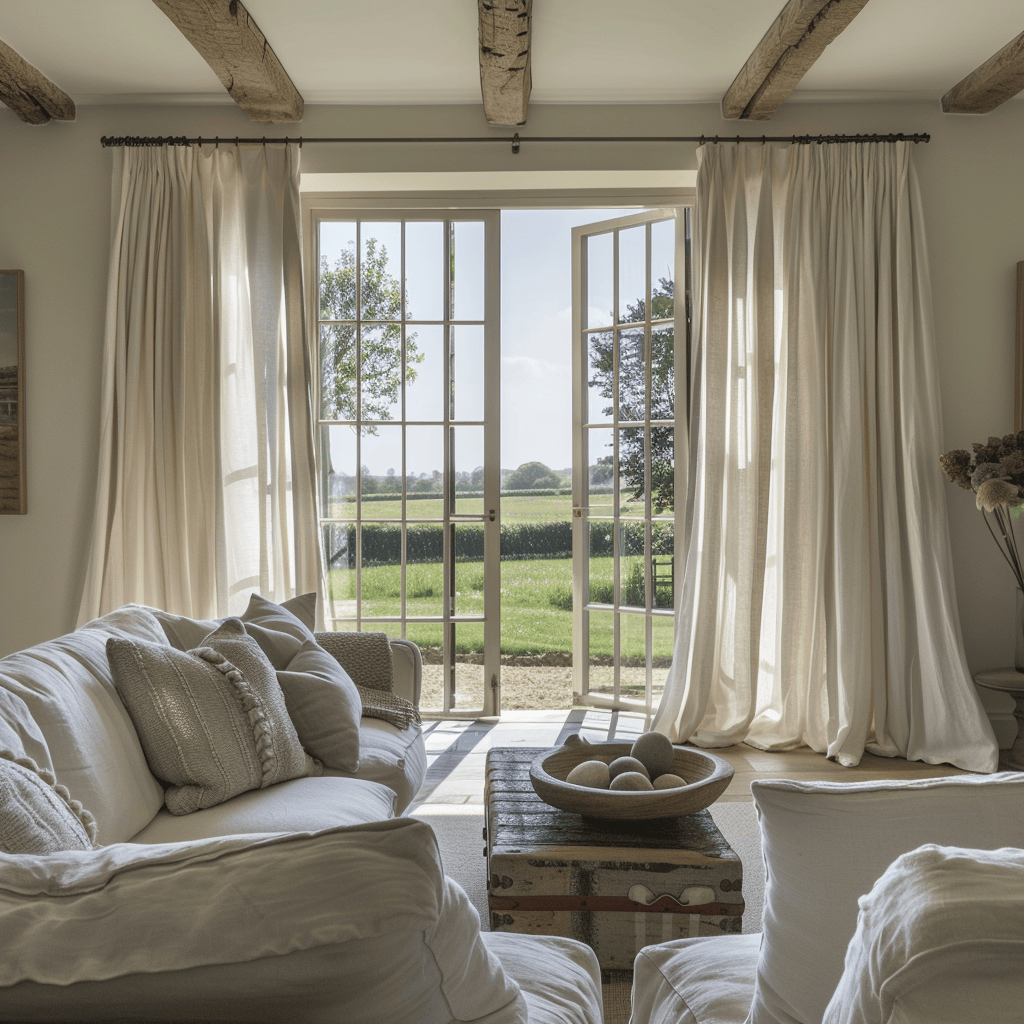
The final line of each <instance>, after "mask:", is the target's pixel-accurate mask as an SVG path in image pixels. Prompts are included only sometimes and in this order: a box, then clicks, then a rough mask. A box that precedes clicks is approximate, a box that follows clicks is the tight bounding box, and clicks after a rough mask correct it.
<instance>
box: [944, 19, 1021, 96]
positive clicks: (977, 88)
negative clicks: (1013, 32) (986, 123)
mask: <svg viewBox="0 0 1024 1024" xmlns="http://www.w3.org/2000/svg"><path fill="white" fill-rule="evenodd" d="M1021 89H1024V32H1021V34H1020V35H1019V36H1017V38H1016V39H1011V40H1010V42H1008V43H1007V44H1006V45H1005V46H1004V47H1003V48H1002V49H1001V50H1000V51H999V52H998V53H995V54H993V55H992V56H991V57H989V59H988V60H987V61H985V63H984V64H982V65H981V67H979V68H977V69H975V70H974V71H972V72H971V73H970V74H969V75H968V76H967V77H966V78H965V79H963V81H960V82H957V84H956V85H954V86H953V88H952V89H950V90H949V92H947V93H946V95H945V96H943V97H942V109H943V111H944V112H945V113H947V114H987V113H988V112H989V111H990V110H995V109H996V107H998V106H999V104H1000V103H1005V102H1006V101H1007V100H1008V99H1011V98H1012V97H1014V96H1016V95H1017V93H1019V92H1020V91H1021Z"/></svg>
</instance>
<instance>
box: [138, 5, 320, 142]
mask: <svg viewBox="0 0 1024 1024" xmlns="http://www.w3.org/2000/svg"><path fill="white" fill-rule="evenodd" d="M153 3H155V4H156V5H157V7H159V8H160V10H161V11H163V12H164V14H166V15H167V17H168V18H170V19H171V21H173V22H174V24H175V25H176V26H177V27H178V28H179V29H180V30H181V34H182V35H183V36H184V37H185V38H186V39H187V40H188V41H189V42H190V43H191V44H192V45H193V46H194V47H195V48H196V50H197V51H198V52H199V55H200V56H201V57H202V58H203V60H205V61H206V63H207V64H209V65H210V67H211V68H213V70H214V72H215V73H216V75H217V77H218V78H219V79H220V80H221V84H222V85H223V86H224V88H225V89H227V91H228V93H229V94H230V96H231V98H232V99H233V100H234V101H235V102H236V103H237V104H238V105H239V106H240V107H241V108H242V109H243V110H244V111H245V112H246V114H247V115H248V117H249V120H250V121H259V122H263V123H266V122H269V123H271V124H287V123H289V122H291V121H301V120H302V111H303V101H302V97H301V96H300V95H299V92H298V90H297V89H296V88H295V86H294V85H293V84H292V80H291V79H290V78H289V77H288V72H287V71H285V69H284V68H283V67H282V65H281V62H280V61H279V60H278V59H277V55H276V54H275V53H274V51H273V50H272V49H271V48H270V44H269V43H268V42H267V40H266V38H265V37H264V35H263V33H262V32H261V31H260V30H259V26H258V25H257V24H256V22H255V21H253V19H252V16H251V15H250V14H249V12H248V11H247V10H246V9H245V7H244V6H243V5H242V4H241V3H240V2H239V0H153Z"/></svg>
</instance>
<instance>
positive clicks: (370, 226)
mask: <svg viewBox="0 0 1024 1024" xmlns="http://www.w3.org/2000/svg"><path fill="white" fill-rule="evenodd" d="M636 212H637V210H636V209H625V210H624V209H588V210H557V209H538V210H504V211H502V214H501V466H502V468H503V469H509V470H511V469H515V468H516V467H517V466H520V465H522V463H524V462H534V461H537V462H543V463H544V464H545V465H547V466H549V467H550V468H552V469H557V470H565V469H569V468H570V466H571V464H572V229H573V227H576V226H579V225H584V224H595V223H599V222H602V221H607V220H611V219H613V218H617V217H622V216H626V215H628V214H632V213H636ZM440 230H441V224H440V223H439V222H430V223H425V224H419V225H416V224H415V223H413V222H410V224H409V227H408V228H407V233H406V241H407V252H406V275H407V291H406V294H407V302H408V306H407V308H408V309H409V310H410V311H411V312H412V315H413V316H415V317H416V318H417V319H420V318H422V319H433V318H434V317H440V316H441V313H440V308H441V304H440V295H439V294H438V292H437V289H436V287H435V286H434V285H433V282H434V281H436V280H437V279H438V276H439V275H440V274H441V273H442V271H443V260H441V262H438V261H439V260H440V259H441V257H440V254H441V252H442V249H441V234H440ZM638 230H639V231H640V232H642V230H643V229H638ZM456 231H457V237H456V246H455V253H456V266H455V280H456V289H455V301H456V311H455V315H456V317H457V318H460V319H461V318H465V319H476V318H479V317H482V306H480V308H479V309H478V308H477V306H478V305H479V304H480V302H481V300H482V295H483V246H482V243H483V225H482V224H480V223H479V222H476V223H465V224H458V225H457V226H456ZM629 234H632V232H630V233H629ZM459 236H461V238H460V237H459ZM354 237H355V230H354V225H353V224H351V223H346V222H335V223H333V224H332V223H330V222H325V223H324V224H323V225H322V226H321V236H320V244H321V251H322V252H323V253H324V254H325V255H326V256H327V257H328V259H329V260H330V262H331V263H332V264H333V262H334V260H335V259H336V257H337V253H338V252H339V251H340V249H342V248H349V247H350V246H351V245H352V244H353V243H352V242H351V241H350V240H351V239H354ZM363 237H364V238H367V237H375V238H377V239H378V241H379V242H380V243H381V244H383V245H384V246H385V247H386V249H387V252H388V270H389V272H390V273H391V274H392V276H394V277H399V276H400V275H401V262H400V253H401V241H400V228H399V226H398V224H397V223H395V222H392V223H390V224H388V223H379V224H374V223H364V225H363ZM638 237H641V236H638ZM671 237H672V235H671V228H668V230H667V232H666V234H665V238H666V241H668V240H669V239H671ZM628 244H630V243H629V242H628V240H627V233H626V232H624V233H623V235H622V245H623V246H624V247H625V246H627V245H628ZM609 246H610V240H609ZM595 255H596V253H595ZM608 255H609V262H608V266H607V268H606V269H607V274H606V275H604V276H607V278H608V281H607V282H605V281H603V280H602V279H600V278H599V277H598V276H597V275H596V274H595V275H594V279H593V281H592V283H591V287H590V289H589V292H590V294H589V296H588V298H589V300H590V304H591V306H592V307H593V308H591V310H590V316H591V322H592V323H593V324H595V325H596V324H597V323H599V322H604V321H607V318H608V316H609V311H610V310H609V307H610V306H611V295H610V292H611V288H610V274H611V269H610V267H611V265H610V248H609V254H608ZM638 255H639V256H640V261H639V263H638V264H637V272H638V273H639V275H640V276H639V278H638V282H639V283H637V282H630V281H629V280H628V279H627V280H623V281H622V282H620V283H621V284H623V285H624V286H625V292H630V293H631V292H632V291H636V292H638V293H639V294H642V291H643V255H642V251H641V252H640V253H638ZM629 262H630V263H633V262H634V261H632V260H631V261H629ZM631 283H632V284H635V285H636V286H635V287H633V288H632V289H631V288H630V284H631ZM634 297H635V296H634ZM435 307H436V308H435ZM415 330H416V332H417V333H416V339H417V341H416V343H417V346H418V349H419V351H420V353H421V355H423V357H424V358H423V360H422V361H421V362H420V363H419V364H418V365H417V379H416V381H415V382H414V383H410V386H409V395H408V398H407V403H408V407H407V414H408V416H409V418H410V419H419V418H423V419H434V418H440V415H441V412H440V409H441V405H440V403H441V402H442V401H443V388H442V387H441V383H440V382H441V380H442V372H443V367H442V359H441V354H442V351H443V349H442V344H441V342H442V334H441V328H440V326H437V327H434V326H431V325H417V326H416V328H415ZM455 331H456V336H455V341H456V359H455V365H456V388H455V391H456V410H455V411H456V417H457V418H460V419H463V418H464V419H479V418H482V416H483V399H482V396H483V359H482V356H483V328H482V327H476V326H462V327H456V328H455ZM354 443H355V442H354V436H353V435H352V434H351V432H350V431H349V430H348V428H344V427H333V428H331V455H332V463H333V465H334V467H335V469H337V470H339V471H341V472H344V473H351V472H353V470H354V468H355V448H354ZM441 453H442V433H441V428H440V427H437V428H434V427H418V428H417V429H416V430H415V431H410V432H409V436H408V438H407V447H406V454H407V459H408V464H407V467H406V472H408V473H416V474H420V473H424V472H426V473H428V474H429V473H430V472H431V471H432V470H435V469H437V470H439V469H440V468H441V465H442V462H443V459H442V456H441ZM455 460H456V470H472V469H474V468H476V467H477V466H479V465H481V464H482V463H483V430H482V428H481V427H470V426H467V427H457V428H456V450H455ZM360 461H361V463H362V465H364V466H366V467H367V468H368V469H369V471H370V473H371V474H373V475H375V476H376V475H383V474H384V473H386V472H387V471H388V470H389V469H393V470H394V471H395V472H396V473H400V472H401V428H400V427H398V426H397V425H396V426H394V427H381V428H379V429H378V432H377V434H376V435H375V436H366V437H364V438H363V446H362V458H361V460H360Z"/></svg>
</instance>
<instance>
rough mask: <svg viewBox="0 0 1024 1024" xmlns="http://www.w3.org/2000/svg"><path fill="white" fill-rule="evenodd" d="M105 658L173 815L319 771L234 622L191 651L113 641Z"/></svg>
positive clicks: (269, 670)
mask: <svg viewBox="0 0 1024 1024" xmlns="http://www.w3.org/2000/svg"><path fill="white" fill-rule="evenodd" d="M107 659H108V660H109V662H110V667H111V671H112V673H113V676H114V685H115V686H116V687H117V691H118V693H119V694H120V695H121V699H122V700H123V701H124V703H125V706H126V707H127V709H128V713H129V715H131V718H132V722H133V723H134V724H135V728H136V731H137V732H138V734H139V740H140V742H141V743H142V749H143V751H144V752H145V754H146V760H147V761H148V762H149V766H150V769H151V770H152V772H153V774H154V775H156V776H157V778H159V779H162V780H163V781H164V782H166V783H169V788H168V789H167V791H166V793H165V794H164V802H165V803H166V805H167V809H168V810H169V811H170V812H171V813H172V814H188V813H189V812H191V811H196V810H199V809H200V808H202V807H212V806H214V805H215V804H219V803H222V802H223V801H225V800H228V799H230V798H231V797H233V796H237V795H238V794H239V793H245V792H247V791H248V790H251V789H265V788H266V787H267V786H271V785H273V784H274V783H276V782H284V781H285V780H286V779H294V778H298V777H300V776H303V775H319V774H320V773H321V772H322V770H323V766H322V765H321V764H320V763H319V762H318V761H315V760H313V758H311V757H309V755H308V754H306V752H305V751H304V750H303V749H302V744H301V743H300V742H299V738H298V736H297V735H296V732H295V727H294V726H293V725H292V722H291V719H290V718H289V717H288V712H287V710H286V708H285V703H284V695H283V694H282V693H281V687H280V686H279V685H278V682H277V677H276V674H275V672H274V668H273V666H272V665H271V664H270V662H269V661H268V660H267V657H266V655H264V654H263V652H262V651H261V650H260V648H259V646H258V645H257V643H256V641H255V640H253V639H252V638H251V637H249V636H247V635H246V632H245V627H244V626H243V625H242V623H241V621H240V620H238V619H228V620H226V621H225V622H224V623H223V624H222V625H221V626H219V627H218V628H217V629H216V630H214V632H212V633H211V634H210V635H209V636H208V637H206V639H205V641H204V642H203V645H202V646H201V647H199V648H197V649H195V650H193V651H178V650H175V649H174V648H173V647H169V646H164V645H161V644H153V643H148V642H145V641H134V640H128V639H120V638H117V637H111V639H109V640H108V641H107Z"/></svg>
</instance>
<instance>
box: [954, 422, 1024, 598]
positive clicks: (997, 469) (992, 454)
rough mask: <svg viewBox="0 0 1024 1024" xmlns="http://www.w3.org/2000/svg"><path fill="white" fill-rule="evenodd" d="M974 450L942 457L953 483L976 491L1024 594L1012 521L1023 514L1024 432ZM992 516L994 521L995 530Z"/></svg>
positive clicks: (997, 541)
mask: <svg viewBox="0 0 1024 1024" xmlns="http://www.w3.org/2000/svg"><path fill="white" fill-rule="evenodd" d="M971 448H972V449H973V451H970V452H967V451H964V450H963V449H956V450H955V451H951V452H946V454H945V455H942V456H940V457H939V462H940V464H941V465H942V471H943V473H945V474H946V479H947V480H949V481H950V483H954V484H958V485H959V486H960V487H963V488H964V490H969V491H974V493H975V499H974V500H975V504H976V505H977V506H978V508H979V509H980V510H981V514H982V516H983V517H984V519H985V525H986V526H987V527H988V529H989V532H990V533H991V534H992V539H993V540H994V541H995V542H996V545H997V546H998V548H999V550H1000V552H1001V553H1002V555H1003V557H1004V558H1005V559H1006V561H1007V564H1008V565H1009V566H1010V569H1011V570H1012V571H1013V575H1014V576H1015V577H1016V578H1017V586H1018V587H1020V589H1021V591H1024V572H1022V571H1021V560H1020V552H1019V549H1018V547H1017V538H1016V536H1015V534H1014V531H1013V521H1014V520H1016V519H1019V518H1020V516H1021V514H1022V513H1024V430H1022V431H1020V432H1019V433H1016V434H1007V435H1006V436H1005V437H990V438H989V439H988V441H987V442H986V443H985V444H978V443H975V444H972V445H971ZM989 515H991V517H992V520H994V522H995V527H994V528H993V525H992V521H990V519H989Z"/></svg>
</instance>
